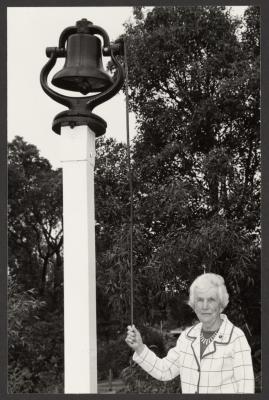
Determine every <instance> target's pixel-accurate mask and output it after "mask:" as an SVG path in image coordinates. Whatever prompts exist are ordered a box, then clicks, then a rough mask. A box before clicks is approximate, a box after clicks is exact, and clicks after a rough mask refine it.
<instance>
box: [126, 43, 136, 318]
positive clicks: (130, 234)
mask: <svg viewBox="0 0 269 400" xmlns="http://www.w3.org/2000/svg"><path fill="white" fill-rule="evenodd" d="M124 68H125V104H126V133H127V159H128V175H129V190H130V231H129V236H130V285H131V298H130V304H131V325H133V323H134V280H133V173H132V166H131V145H130V130H129V95H128V63H127V41H126V39H124Z"/></svg>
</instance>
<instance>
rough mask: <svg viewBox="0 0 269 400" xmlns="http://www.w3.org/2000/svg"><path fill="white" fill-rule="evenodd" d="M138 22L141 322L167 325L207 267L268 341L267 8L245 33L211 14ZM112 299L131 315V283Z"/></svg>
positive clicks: (132, 32) (134, 60)
mask: <svg viewBox="0 0 269 400" xmlns="http://www.w3.org/2000/svg"><path fill="white" fill-rule="evenodd" d="M135 18H136V19H135V22H134V23H127V24H126V26H125V29H126V33H125V37H126V39H127V41H128V69H129V92H130V93H129V94H130V102H131V107H132V110H133V111H134V112H135V114H136V117H137V128H138V134H137V136H136V138H135V140H134V146H133V160H134V163H133V170H134V204H135V226H134V233H135V246H134V263H135V265H134V270H135V275H136V276H135V291H136V292H135V302H136V303H135V307H136V318H137V319H138V320H141V321H145V320H147V321H150V322H153V321H154V319H155V318H156V316H157V319H161V318H163V316H165V315H166V312H167V307H168V306H169V301H170V299H171V297H173V296H174V295H175V294H177V295H180V296H183V297H184V296H186V294H187V287H188V285H189V283H190V282H191V281H192V280H193V279H194V278H195V277H196V276H197V275H198V274H200V273H202V272H203V268H202V264H205V266H206V269H207V271H215V272H217V273H221V274H222V275H224V277H225V278H226V283H227V286H228V289H229V292H230V296H231V302H230V311H229V313H230V314H231V315H233V317H234V322H235V323H237V324H239V325H240V326H243V325H245V324H246V323H247V326H248V327H249V328H250V331H251V333H252V334H253V333H255V332H256V333H259V329H260V328H259V323H257V324H256V323H254V320H253V315H255V314H256V313H257V309H259V305H260V269H259V262H260V225H259V202H260V170H259V168H260V148H259V146H260V139H259V122H260V121H259V9H258V7H250V8H248V9H247V11H246V13H245V16H244V19H243V23H241V21H240V20H238V19H235V18H233V17H231V15H230V14H229V12H227V11H226V9H225V7H213V6H208V7H202V6H197V7H196V6H195V7H155V8H153V9H152V10H151V11H149V12H148V13H145V14H143V9H141V8H140V9H136V10H135ZM124 232H125V234H126V235H127V230H125V231H124ZM125 239H126V237H125V236H123V237H121V239H118V240H117V239H116V242H115V244H114V248H115V249H118V248H119V241H122V240H124V241H125ZM117 246H118V247H117ZM115 253H116V260H117V262H118V264H119V269H120V268H121V266H122V268H123V270H125V271H126V272H125V276H127V277H128V272H127V271H128V262H127V260H126V259H125V258H124V256H123V252H122V253H121V256H120V255H119V252H118V251H116V252H115ZM119 281H120V282H121V280H119ZM127 282H128V281H127ZM250 292H251V293H253V297H252V298H251V299H252V300H251V303H252V304H250V301H249V297H248V295H247V293H250ZM113 293H114V295H115V297H116V296H117V299H118V301H119V302H121V306H120V305H119V304H117V308H118V309H121V310H126V311H127V310H128V308H129V307H128V305H127V303H126V298H125V294H126V293H128V294H129V288H128V283H127V284H126V279H125V280H124V281H122V284H120V285H118V289H117V290H114V292H113ZM123 293H124V295H123V298H121V300H120V296H122V294H123ZM254 293H255V294H254ZM238 307H239V310H240V312H238ZM152 310H156V312H155V313H154V312H152ZM125 315H126V314H125ZM256 321H257V319H256ZM178 322H180V321H178ZM181 322H182V321H181Z"/></svg>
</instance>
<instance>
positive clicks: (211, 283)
mask: <svg viewBox="0 0 269 400" xmlns="http://www.w3.org/2000/svg"><path fill="white" fill-rule="evenodd" d="M207 287H216V288H217V289H218V295H219V301H220V304H221V307H222V310H224V308H225V307H226V306H227V304H228V303H229V294H228V292H227V289H226V286H225V282H224V279H223V277H222V276H221V275H217V274H213V273H206V274H202V275H199V276H198V277H197V278H196V279H195V280H194V281H193V282H192V284H191V286H190V296H189V301H188V304H189V306H191V308H193V309H194V295H195V289H204V288H207Z"/></svg>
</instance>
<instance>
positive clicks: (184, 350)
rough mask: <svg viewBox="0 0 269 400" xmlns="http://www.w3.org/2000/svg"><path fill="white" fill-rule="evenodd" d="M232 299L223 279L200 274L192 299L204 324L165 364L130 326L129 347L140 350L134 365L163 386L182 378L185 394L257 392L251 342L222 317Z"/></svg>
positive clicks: (184, 338) (191, 330)
mask: <svg viewBox="0 0 269 400" xmlns="http://www.w3.org/2000/svg"><path fill="white" fill-rule="evenodd" d="M228 300H229V295H228V293H227V290H226V286H225V283H224V279H223V278H222V277H221V276H220V275H216V274H212V273H207V274H203V275H200V276H199V277H198V278H196V279H195V281H194V282H193V283H192V285H191V287H190V297H189V305H190V306H191V307H192V308H193V310H194V311H195V313H196V315H197V317H198V319H199V321H200V322H199V323H197V324H196V325H193V326H191V327H189V328H187V329H186V330H185V331H184V332H183V333H182V334H181V335H180V337H179V338H178V340H177V343H176V346H175V347H174V348H172V349H170V350H169V352H168V354H167V356H166V357H164V358H162V359H161V358H159V357H157V356H156V355H155V353H153V351H151V350H150V349H149V348H148V347H147V346H146V345H145V344H144V343H143V341H142V338H141V335H140V333H139V331H138V330H137V329H136V328H135V326H134V325H132V326H128V333H127V337H126V343H127V344H128V345H129V346H130V347H131V348H132V349H133V350H134V351H135V353H134V355H133V360H134V361H135V362H136V363H138V364H139V365H140V366H141V367H142V368H143V369H144V370H145V371H147V372H148V373H149V374H150V375H152V376H153V377H154V378H156V379H158V380H161V381H167V380H171V379H173V378H175V377H176V376H178V375H180V378H181V387H182V393H254V376H253V368H252V360H251V350H250V347H249V344H248V342H247V339H246V337H245V335H244V333H243V331H242V330H241V329H239V328H238V327H236V326H235V325H233V323H232V322H230V321H229V319H228V318H227V316H226V315H225V314H221V312H222V311H223V310H224V308H225V307H226V306H227V304H228Z"/></svg>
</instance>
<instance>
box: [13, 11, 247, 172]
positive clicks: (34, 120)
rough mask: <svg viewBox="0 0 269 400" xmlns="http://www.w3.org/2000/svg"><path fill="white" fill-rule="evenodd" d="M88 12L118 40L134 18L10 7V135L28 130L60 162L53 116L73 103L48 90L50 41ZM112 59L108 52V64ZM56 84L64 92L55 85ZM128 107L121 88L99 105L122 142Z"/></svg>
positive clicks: (28, 137)
mask: <svg viewBox="0 0 269 400" xmlns="http://www.w3.org/2000/svg"><path fill="white" fill-rule="evenodd" d="M229 8H230V9H231V11H232V13H233V14H234V15H242V14H243V12H244V10H245V9H246V7H244V6H235V7H229ZM82 18H87V19H88V20H89V21H91V22H93V23H94V25H98V26H101V27H102V28H103V29H105V31H106V32H107V33H108V35H109V38H110V41H114V40H116V39H117V37H118V36H119V35H120V34H121V33H123V32H124V27H123V24H124V22H127V21H130V20H131V19H132V7H8V14H7V23H8V30H7V40H8V43H7V50H8V57H7V63H8V64H7V70H8V141H12V140H13V138H14V137H15V136H16V135H19V136H22V137H23V138H24V140H25V141H27V142H28V143H31V144H34V145H36V146H37V148H38V149H39V150H40V155H41V156H43V157H45V158H47V159H48V160H49V161H50V162H51V164H52V166H53V167H54V168H59V167H61V163H60V158H59V153H60V152H59V149H60V146H61V136H60V135H57V134H55V133H54V132H53V131H52V121H53V119H54V117H55V116H56V114H58V113H59V112H61V111H64V110H66V109H67V108H66V107H64V106H63V105H61V104H59V103H57V102H55V101H53V100H52V99H51V98H50V97H48V96H47V95H46V94H45V92H44V91H43V89H42V88H41V86H40V82H39V77H40V71H41V69H42V68H43V66H44V65H45V63H46V62H47V61H48V58H47V57H46V53H45V51H46V47H57V46H58V40H59V36H60V34H61V32H62V31H63V30H64V29H65V28H66V27H69V26H74V25H75V24H76V21H78V20H80V19H82ZM109 59H110V58H109V57H105V58H104V61H103V62H104V65H105V64H106V62H107V61H109ZM62 65H63V60H62V59H60V60H58V61H57V63H56V65H55V66H54V68H53V69H52V71H51V73H50V75H49V79H50V78H51V77H52V76H53V75H54V74H55V73H56V72H58V71H59V70H60V69H61V68H62ZM54 90H56V91H58V92H61V90H60V89H58V88H55V87H54ZM62 93H64V92H62ZM66 94H68V95H73V94H74V92H73V93H72V92H66ZM125 107H126V106H125V97H124V94H123V93H122V92H120V93H118V94H117V95H116V96H114V97H113V98H112V99H110V100H109V101H107V102H105V103H104V104H102V105H100V106H98V107H96V108H95V109H94V110H93V112H94V113H95V114H97V115H99V116H100V117H102V118H103V119H104V120H105V121H106V122H107V130H106V133H105V135H106V136H107V137H113V138H115V139H116V140H118V141H122V142H126V114H125V112H126V111H125ZM135 134H136V129H135V117H134V115H133V114H131V115H130V137H131V139H132V138H133V137H134V136H135Z"/></svg>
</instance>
